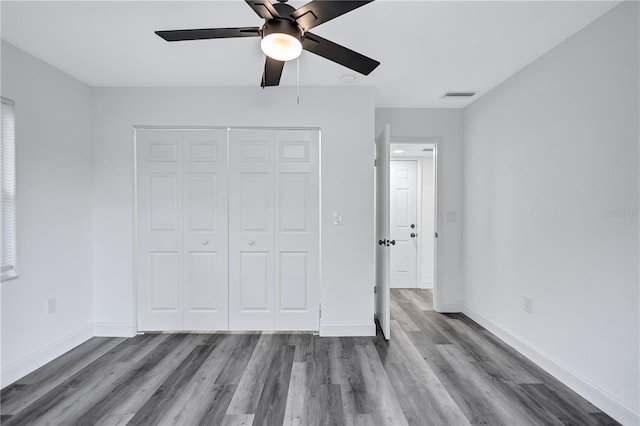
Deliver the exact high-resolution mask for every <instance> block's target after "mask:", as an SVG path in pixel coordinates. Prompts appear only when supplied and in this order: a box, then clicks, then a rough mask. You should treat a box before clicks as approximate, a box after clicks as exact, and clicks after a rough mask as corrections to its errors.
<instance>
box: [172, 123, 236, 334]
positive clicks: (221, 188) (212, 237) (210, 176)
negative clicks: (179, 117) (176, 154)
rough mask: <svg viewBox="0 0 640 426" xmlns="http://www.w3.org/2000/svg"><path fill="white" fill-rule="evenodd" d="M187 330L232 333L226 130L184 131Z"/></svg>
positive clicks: (184, 287) (185, 299) (185, 298)
mask: <svg viewBox="0 0 640 426" xmlns="http://www.w3.org/2000/svg"><path fill="white" fill-rule="evenodd" d="M182 152H183V155H182V158H183V161H182V165H183V166H182V171H183V173H182V175H183V178H182V182H183V185H182V188H183V190H182V200H183V225H184V226H183V230H184V245H183V249H184V255H183V257H184V277H183V278H184V281H183V286H182V290H183V299H182V300H183V313H184V325H183V329H184V330H192V331H197V330H207V331H213V330H228V327H229V317H228V306H229V303H228V288H229V286H228V254H227V251H228V237H227V235H228V231H227V229H228V227H227V132H226V130H185V131H183V132H182Z"/></svg>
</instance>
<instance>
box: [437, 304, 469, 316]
mask: <svg viewBox="0 0 640 426" xmlns="http://www.w3.org/2000/svg"><path fill="white" fill-rule="evenodd" d="M462 305H463V303H462V302H455V301H454V302H440V309H437V311H438V312H440V313H442V314H457V313H459V312H462Z"/></svg>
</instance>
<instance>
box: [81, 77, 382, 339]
mask: <svg viewBox="0 0 640 426" xmlns="http://www.w3.org/2000/svg"><path fill="white" fill-rule="evenodd" d="M93 94H94V117H95V121H94V132H93V136H94V143H95V146H94V149H95V154H94V159H95V161H94V169H95V188H94V201H95V214H94V226H95V249H94V259H95V263H94V279H95V284H96V294H95V306H96V321H97V323H98V324H97V328H96V330H97V332H98V333H103V334H123V335H127V334H130V333H131V332H132V331H133V327H134V322H135V311H134V299H133V297H134V282H133V268H134V264H133V252H134V248H133V241H134V232H133V225H134V217H133V208H134V195H133V170H134V169H133V164H134V162H133V133H132V128H133V126H134V125H164V126H285V127H286V126H292V127H296V126H298V127H299V126H313V127H321V128H322V158H321V161H322V164H321V168H322V176H321V186H322V197H321V198H322V216H321V225H322V230H321V243H322V253H321V256H322V271H321V273H322V277H321V279H322V289H321V292H322V294H321V297H322V321H321V333H323V334H352V335H357V334H373V333H374V332H375V327H374V324H373V286H374V264H373V262H374V233H373V230H374V223H373V174H374V168H373V158H374V157H373V154H374V151H373V147H374V118H375V112H374V95H373V90H372V89H371V88H366V87H333V88H331V87H323V88H308V87H305V88H302V89H301V101H300V105H299V106H298V105H296V95H295V88H292V87H280V88H278V89H276V90H274V89H266V90H262V89H260V88H97V89H94V91H93ZM335 211H340V212H341V213H342V216H343V225H341V226H335V225H333V212H335Z"/></svg>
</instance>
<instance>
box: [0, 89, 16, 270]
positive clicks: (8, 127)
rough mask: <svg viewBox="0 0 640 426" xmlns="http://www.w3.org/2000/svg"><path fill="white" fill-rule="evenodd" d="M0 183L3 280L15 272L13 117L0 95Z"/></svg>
mask: <svg viewBox="0 0 640 426" xmlns="http://www.w3.org/2000/svg"><path fill="white" fill-rule="evenodd" d="M0 100H1V101H2V109H1V111H0V126H1V127H0V134H1V138H0V157H1V161H0V166H1V167H2V170H0V180H1V182H0V185H1V186H2V188H1V190H2V191H1V192H2V193H1V195H0V204H1V213H2V221H1V222H2V225H1V227H2V232H1V235H0V237H1V240H0V250H2V252H1V253H0V259H1V263H0V277H1V279H2V281H5V280H7V279H11V278H15V277H17V276H18V274H17V267H16V260H17V259H16V257H17V253H16V118H15V108H14V103H13V101H11V100H9V99H6V98H0Z"/></svg>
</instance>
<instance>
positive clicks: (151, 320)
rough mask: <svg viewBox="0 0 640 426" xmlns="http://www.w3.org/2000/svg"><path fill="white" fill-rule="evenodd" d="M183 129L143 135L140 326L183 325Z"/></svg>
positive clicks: (140, 158) (140, 144)
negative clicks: (181, 130) (181, 290)
mask: <svg viewBox="0 0 640 426" xmlns="http://www.w3.org/2000/svg"><path fill="white" fill-rule="evenodd" d="M181 143H182V134H181V132H179V131H173V130H148V131H147V130H145V131H143V132H138V135H137V152H136V159H137V171H138V175H137V194H138V204H137V214H138V218H137V220H138V243H137V244H138V250H137V261H138V330H139V331H159V330H181V329H182V308H181V306H182V295H181V293H180V288H181V286H182V271H183V261H182V198H181V196H180V195H181V185H182V179H181V173H182V166H181V161H182V152H181Z"/></svg>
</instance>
